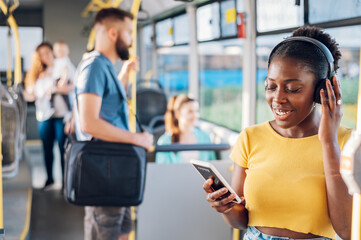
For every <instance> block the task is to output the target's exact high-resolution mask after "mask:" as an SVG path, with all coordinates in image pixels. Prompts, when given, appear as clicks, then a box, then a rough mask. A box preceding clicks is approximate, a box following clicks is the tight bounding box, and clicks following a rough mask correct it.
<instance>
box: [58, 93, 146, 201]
mask: <svg viewBox="0 0 361 240" xmlns="http://www.w3.org/2000/svg"><path fill="white" fill-rule="evenodd" d="M118 90H119V93H120V94H121V92H120V89H118ZM121 96H122V94H121ZM76 110H77V109H76ZM76 114H77V113H76ZM136 119H137V118H136ZM137 122H138V124H139V127H140V129H141V131H143V129H142V126H141V125H140V123H139V121H138V119H137ZM146 166H147V162H146V151H145V149H144V148H142V147H140V146H136V145H131V144H125V143H115V142H105V141H100V140H90V141H77V140H75V139H72V140H71V139H69V138H68V141H67V143H66V144H65V174H64V195H65V198H66V200H67V201H68V202H69V203H72V204H75V205H82V206H137V205H139V204H140V203H141V202H142V200H143V194H144V185H145V174H146Z"/></svg>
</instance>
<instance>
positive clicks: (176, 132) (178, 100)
mask: <svg viewBox="0 0 361 240" xmlns="http://www.w3.org/2000/svg"><path fill="white" fill-rule="evenodd" d="M194 101H195V100H194V99H193V98H190V97H188V96H187V95H185V94H180V95H178V96H172V97H171V98H170V99H169V101H168V106H167V112H166V113H165V116H164V122H165V130H166V132H169V133H171V134H172V143H178V142H179V139H180V134H181V132H180V129H179V121H178V118H177V117H176V112H178V111H179V110H180V109H181V107H182V106H183V104H185V103H188V102H194Z"/></svg>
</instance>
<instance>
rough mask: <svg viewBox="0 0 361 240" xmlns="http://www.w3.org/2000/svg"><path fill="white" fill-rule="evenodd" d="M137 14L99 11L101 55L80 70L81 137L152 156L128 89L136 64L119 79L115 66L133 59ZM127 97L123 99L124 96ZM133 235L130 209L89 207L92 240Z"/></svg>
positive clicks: (78, 115) (87, 225) (87, 229)
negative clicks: (134, 124)
mask: <svg viewBox="0 0 361 240" xmlns="http://www.w3.org/2000/svg"><path fill="white" fill-rule="evenodd" d="M132 19H133V16H132V14H131V13H128V12H125V11H123V10H120V9H117V8H106V9H102V10H101V11H99V12H98V13H97V15H96V17H95V20H94V29H95V50H94V51H93V52H91V53H89V56H88V57H87V58H86V59H84V60H83V61H82V62H81V63H80V64H79V67H78V70H77V74H76V75H77V76H76V90H75V92H76V101H77V102H76V103H74V106H77V107H78V109H77V110H78V111H75V127H76V135H77V138H78V139H79V140H89V139H91V138H92V137H93V138H96V139H101V140H104V141H109V142H121V143H130V144H135V145H139V146H141V147H144V148H145V149H147V150H149V149H150V148H151V146H152V143H153V137H152V136H151V135H150V134H149V133H146V132H143V133H131V132H130V131H129V125H128V104H127V98H126V92H125V89H126V87H127V84H128V79H127V75H128V73H129V71H130V70H131V69H132V68H134V66H135V64H127V65H126V66H128V68H127V70H126V71H125V72H124V74H123V75H122V76H119V80H118V78H117V74H116V73H115V69H114V64H115V62H116V61H117V60H118V59H119V58H120V59H121V60H128V59H129V47H130V46H131V44H132V31H133V26H132ZM119 90H120V91H121V93H122V94H121V95H120V94H119ZM131 229H132V222H131V218H130V209H129V207H90V206H88V207H85V218H84V231H85V234H84V235H85V239H86V240H93V239H94V240H95V239H104V240H107V239H119V240H126V239H128V233H129V232H130V231H131Z"/></svg>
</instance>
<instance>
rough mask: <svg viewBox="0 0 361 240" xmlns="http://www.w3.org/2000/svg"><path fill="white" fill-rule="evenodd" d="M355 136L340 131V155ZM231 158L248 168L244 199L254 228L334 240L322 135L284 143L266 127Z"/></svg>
mask: <svg viewBox="0 0 361 240" xmlns="http://www.w3.org/2000/svg"><path fill="white" fill-rule="evenodd" d="M350 134H351V130H350V129H347V128H345V127H342V126H340V128H339V131H338V141H339V145H340V148H341V149H342V148H343V146H344V144H345V142H346V141H347V139H348V138H349V136H350ZM230 157H231V159H232V160H233V161H234V162H235V163H237V164H238V165H240V166H242V167H244V168H247V170H246V173H247V177H246V180H245V183H244V197H245V199H246V208H247V210H248V214H249V222H248V225H249V226H264V227H276V228H286V229H289V230H292V231H296V232H302V233H312V234H315V235H319V236H324V237H329V238H335V231H334V229H333V227H332V225H331V220H330V218H329V216H328V211H327V199H326V183H325V174H324V168H323V160H322V147H321V142H320V141H319V139H318V135H314V136H310V137H305V138H285V137H283V136H281V135H279V134H278V133H277V132H276V131H274V130H273V128H272V127H271V126H270V124H269V122H266V123H263V124H260V125H256V126H252V127H249V128H247V129H245V130H243V131H242V132H241V134H240V135H239V137H238V140H237V143H236V145H235V146H234V149H233V151H232V153H231V155H230Z"/></svg>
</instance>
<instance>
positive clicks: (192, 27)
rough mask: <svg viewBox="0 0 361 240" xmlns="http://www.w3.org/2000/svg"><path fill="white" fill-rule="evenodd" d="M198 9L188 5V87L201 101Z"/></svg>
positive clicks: (190, 92) (193, 95) (190, 4)
mask: <svg viewBox="0 0 361 240" xmlns="http://www.w3.org/2000/svg"><path fill="white" fill-rule="evenodd" d="M196 11H197V8H196V6H195V5H194V4H192V3H189V4H188V5H187V14H188V17H189V57H188V71H189V78H188V85H189V90H188V91H189V94H191V95H192V97H194V98H195V99H199V78H198V71H199V67H198V64H199V61H198V41H197V15H196Z"/></svg>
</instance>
